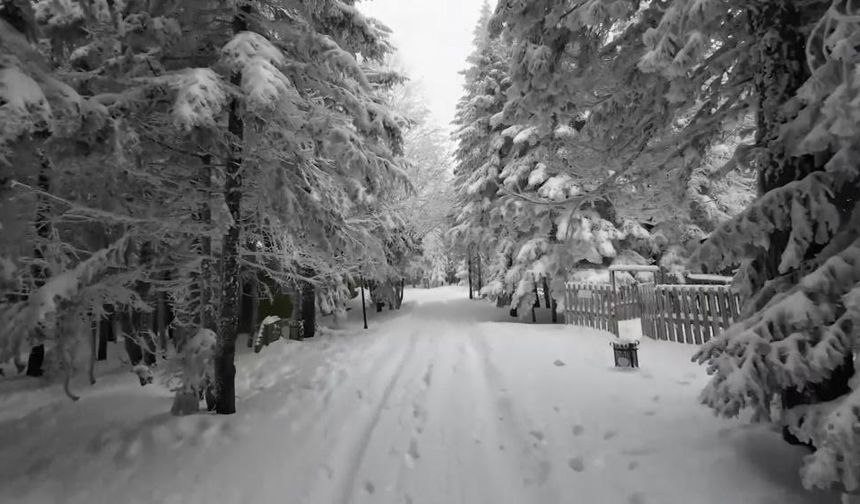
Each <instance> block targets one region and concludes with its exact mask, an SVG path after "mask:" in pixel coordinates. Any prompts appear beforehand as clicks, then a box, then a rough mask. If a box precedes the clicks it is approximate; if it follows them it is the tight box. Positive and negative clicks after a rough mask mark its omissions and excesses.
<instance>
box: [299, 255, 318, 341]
mask: <svg viewBox="0 0 860 504" xmlns="http://www.w3.org/2000/svg"><path fill="white" fill-rule="evenodd" d="M314 274H315V272H314V271H313V270H311V269H307V268H303V269H302V270H301V275H302V276H304V277H306V278H310V277H313V276H314ZM316 297H317V296H316V288H315V287H314V284H312V283H310V282H308V281H306V280H302V281H300V282H299V316H300V318H301V321H302V327H303V328H304V337H305V338H313V337H314V336H315V334H316V322H317V321H316V317H317V305H316Z"/></svg>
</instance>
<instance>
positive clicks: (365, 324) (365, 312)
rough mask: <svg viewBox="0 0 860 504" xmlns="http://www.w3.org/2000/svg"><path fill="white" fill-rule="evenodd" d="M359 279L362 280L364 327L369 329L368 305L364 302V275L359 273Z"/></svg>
mask: <svg viewBox="0 0 860 504" xmlns="http://www.w3.org/2000/svg"><path fill="white" fill-rule="evenodd" d="M358 281H359V282H361V316H362V317H363V318H364V328H365V329H367V307H366V306H365V303H364V277H363V276H362V275H358Z"/></svg>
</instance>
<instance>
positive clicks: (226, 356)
mask: <svg viewBox="0 0 860 504" xmlns="http://www.w3.org/2000/svg"><path fill="white" fill-rule="evenodd" d="M250 13H251V5H250V4H249V3H247V2H243V3H242V4H241V6H240V7H239V12H237V13H236V15H235V16H233V33H239V32H242V31H245V30H247V29H248V16H249V15H250ZM241 82H242V74H241V72H234V73H233V75H232V76H231V78H230V83H231V84H233V85H234V86H239V85H240V84H241ZM240 106H241V104H240V101H239V99H238V98H235V97H234V98H233V100H232V101H231V102H230V112H229V116H228V118H227V131H228V132H229V133H230V136H231V139H230V141H231V145H230V154H229V156H228V157H227V169H226V174H225V180H224V200H225V201H226V203H227V209H228V210H229V211H230V216H231V217H232V219H233V225H232V226H230V229H228V230H227V233H225V235H224V239H223V242H222V249H221V258H222V270H221V303H220V304H221V310H220V319H219V322H220V323H219V327H218V329H219V330H218V338H217V341H216V344H215V358H214V360H215V412H216V413H218V414H221V415H231V414H233V413H235V412H236V365H235V362H234V359H235V356H236V337H237V333H238V324H239V296H240V294H241V279H240V276H239V274H240V269H239V244H240V236H239V235H240V233H239V228H240V223H241V222H242V219H241V212H240V210H241V203H242V155H243V152H242V149H243V141H244V134H245V122H244V120H243V118H242V111H241V110H240Z"/></svg>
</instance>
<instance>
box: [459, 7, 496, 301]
mask: <svg viewBox="0 0 860 504" xmlns="http://www.w3.org/2000/svg"><path fill="white" fill-rule="evenodd" d="M490 16H491V10H490V5H489V3H488V2H484V4H483V6H482V10H481V15H480V17H479V20H478V24H477V26H476V28H475V37H474V45H475V50H474V52H473V53H472V54H471V55H470V56H469V58H468V67H467V69H466V70H465V71H464V72H463V74H464V77H465V85H464V91H465V93H464V95H463V97H462V98H461V99H460V101H459V102H458V104H457V112H456V117H455V120H454V124H455V125H456V126H457V129H456V131H455V132H454V139H455V141H456V142H457V146H456V150H455V152H454V159H455V167H454V177H453V186H454V191H455V198H456V199H455V201H456V208H457V209H458V212H459V213H458V215H456V216H455V223H454V227H453V229H452V233H453V236H454V237H455V242H456V243H458V244H459V246H460V247H461V252H463V253H467V254H471V255H473V256H476V255H478V254H487V253H489V251H491V250H493V249H494V248H495V246H496V241H497V240H499V239H502V238H503V237H504V226H503V222H502V220H501V218H500V214H499V212H500V208H499V204H498V189H499V184H500V180H499V174H500V173H501V170H502V168H503V166H502V163H501V157H500V155H499V153H498V151H499V150H500V149H503V148H504V146H505V143H506V141H505V139H504V137H503V135H502V131H503V130H504V129H505V124H504V122H502V119H503V113H502V111H503V108H504V104H505V100H506V90H507V87H508V86H509V82H508V78H507V66H508V62H507V58H508V55H507V49H506V48H505V46H504V45H503V44H502V43H501V41H500V40H497V39H493V38H491V37H490V36H489V32H488V28H489V27H488V23H489V20H490ZM508 143H509V142H508ZM475 268H477V264H474V265H473V269H475ZM491 274H492V271H491ZM488 280H490V282H488V284H489V285H494V286H499V285H500V284H499V283H493V282H492V277H490V278H488ZM476 286H477V285H476ZM491 294H497V293H495V292H493V293H491Z"/></svg>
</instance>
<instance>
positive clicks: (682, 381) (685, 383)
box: [675, 380, 692, 385]
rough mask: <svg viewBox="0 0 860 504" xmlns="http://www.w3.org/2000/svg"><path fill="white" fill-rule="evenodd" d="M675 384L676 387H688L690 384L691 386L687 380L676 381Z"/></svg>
mask: <svg viewBox="0 0 860 504" xmlns="http://www.w3.org/2000/svg"><path fill="white" fill-rule="evenodd" d="M675 383H677V384H678V385H690V384H692V382H690V381H689V380H676V381H675Z"/></svg>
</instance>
